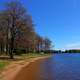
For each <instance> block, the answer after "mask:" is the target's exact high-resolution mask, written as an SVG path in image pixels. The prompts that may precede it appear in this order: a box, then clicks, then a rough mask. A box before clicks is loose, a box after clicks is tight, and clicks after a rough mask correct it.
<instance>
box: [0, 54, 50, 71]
mask: <svg viewBox="0 0 80 80" xmlns="http://www.w3.org/2000/svg"><path fill="white" fill-rule="evenodd" d="M44 56H50V54H39V53H33V54H32V53H29V54H23V55H21V56H15V59H13V60H10V59H5V60H3V59H2V60H0V72H1V71H2V70H3V69H4V68H5V67H6V66H7V65H8V64H10V63H11V62H13V61H20V60H29V59H30V58H36V57H44Z"/></svg>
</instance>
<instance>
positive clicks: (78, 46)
mask: <svg viewBox="0 0 80 80" xmlns="http://www.w3.org/2000/svg"><path fill="white" fill-rule="evenodd" d="M64 49H80V42H74V43H69V44H66V45H65V47H64Z"/></svg>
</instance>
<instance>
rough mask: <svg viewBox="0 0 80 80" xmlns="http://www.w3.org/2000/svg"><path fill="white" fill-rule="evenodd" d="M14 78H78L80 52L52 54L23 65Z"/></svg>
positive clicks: (46, 79)
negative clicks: (46, 57)
mask: <svg viewBox="0 0 80 80" xmlns="http://www.w3.org/2000/svg"><path fill="white" fill-rule="evenodd" d="M15 80H80V54H78V53H76V54H74V53H73V54H68V53H66V54H54V55H53V56H52V57H50V58H48V59H43V60H38V61H36V62H34V63H31V65H29V66H27V67H25V68H24V69H23V70H22V71H21V72H20V73H19V74H18V75H17V76H16V78H15Z"/></svg>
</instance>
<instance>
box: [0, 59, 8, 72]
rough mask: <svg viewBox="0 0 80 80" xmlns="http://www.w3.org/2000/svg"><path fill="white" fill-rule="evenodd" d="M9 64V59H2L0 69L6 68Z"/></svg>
mask: <svg viewBox="0 0 80 80" xmlns="http://www.w3.org/2000/svg"><path fill="white" fill-rule="evenodd" d="M8 64H9V61H7V60H0V71H1V70H3V69H4V67H5V66H7V65H8Z"/></svg>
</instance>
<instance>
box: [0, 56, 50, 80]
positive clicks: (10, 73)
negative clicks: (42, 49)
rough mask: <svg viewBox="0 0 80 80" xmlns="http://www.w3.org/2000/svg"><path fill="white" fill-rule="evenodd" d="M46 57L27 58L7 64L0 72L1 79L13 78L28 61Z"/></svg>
mask: <svg viewBox="0 0 80 80" xmlns="http://www.w3.org/2000/svg"><path fill="white" fill-rule="evenodd" d="M48 57H49V56H48ZM48 57H47V56H46V57H38V58H30V59H28V60H22V61H18V62H13V63H11V64H10V65H9V66H7V67H6V68H5V70H4V71H3V72H2V73H1V77H2V80H14V78H15V77H16V75H17V74H18V73H19V72H20V71H21V69H23V68H24V67H26V66H28V65H29V64H30V63H33V62H35V61H36V60H39V59H44V58H48Z"/></svg>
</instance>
